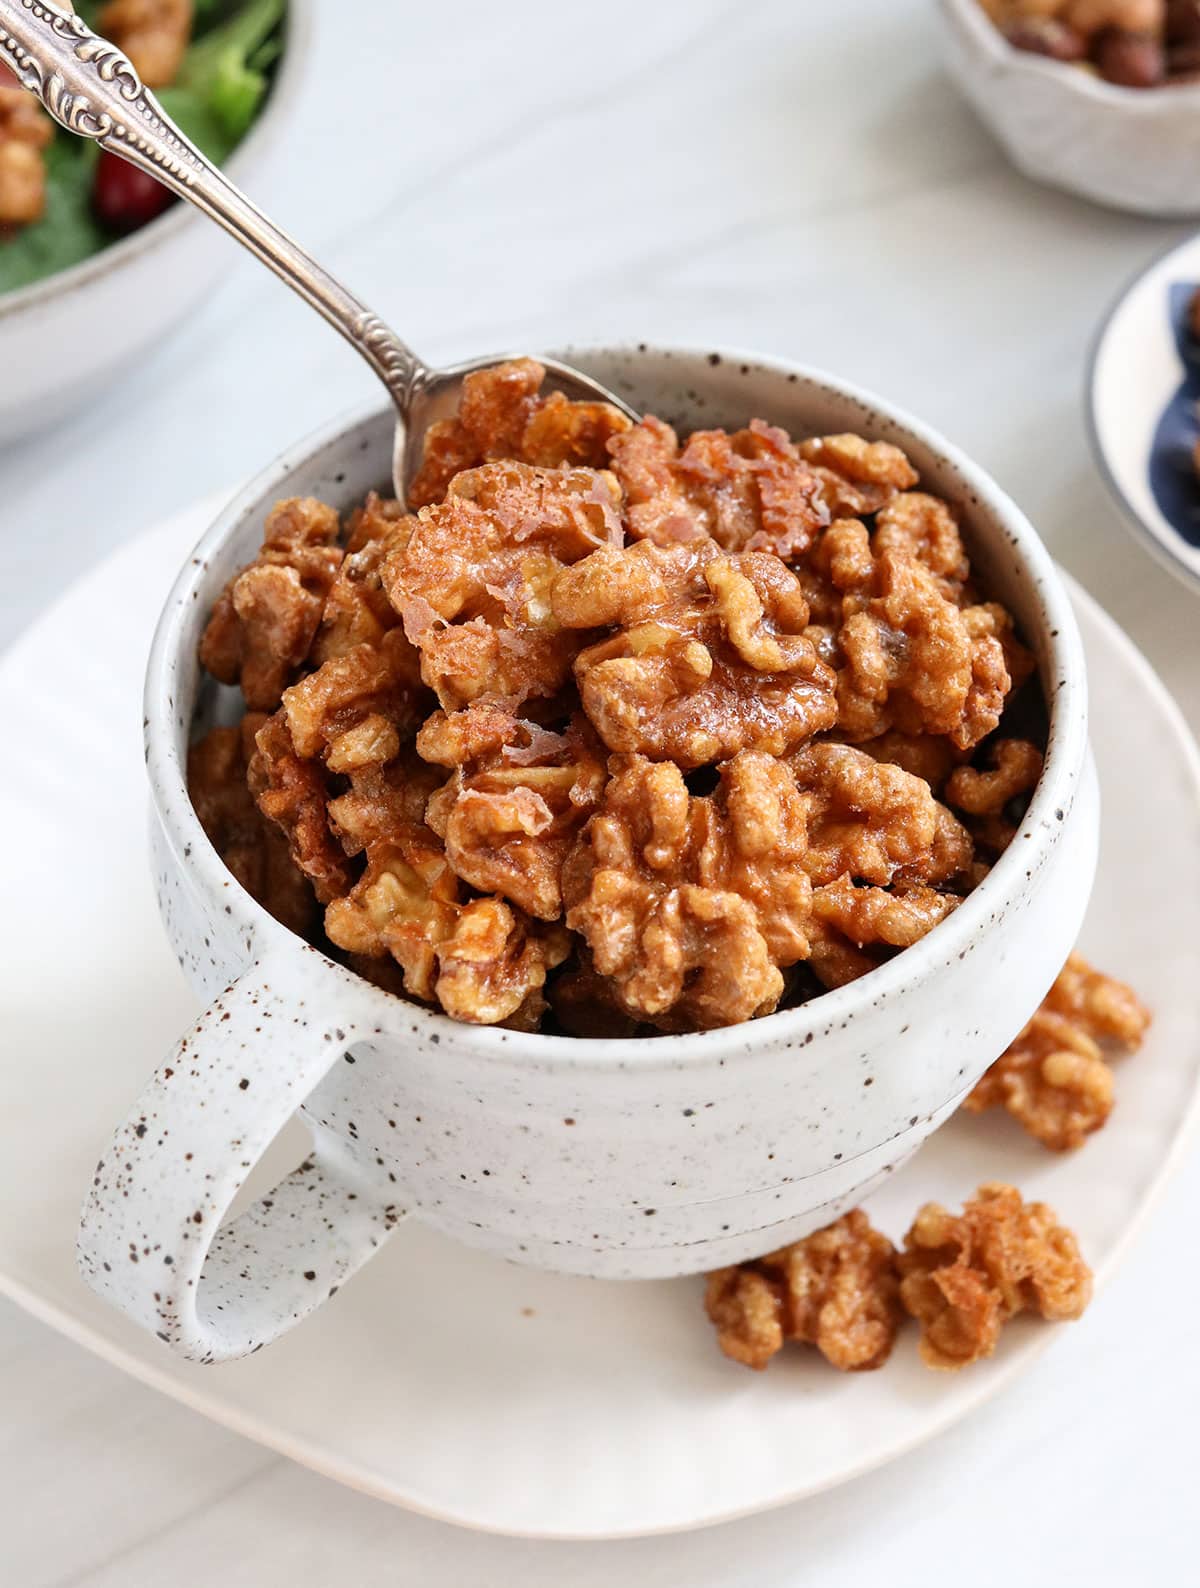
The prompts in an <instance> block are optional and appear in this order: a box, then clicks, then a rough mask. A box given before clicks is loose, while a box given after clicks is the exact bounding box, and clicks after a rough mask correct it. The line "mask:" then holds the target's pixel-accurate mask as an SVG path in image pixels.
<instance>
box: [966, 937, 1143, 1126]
mask: <svg viewBox="0 0 1200 1588" xmlns="http://www.w3.org/2000/svg"><path fill="white" fill-rule="evenodd" d="M1149 1024H1150V1012H1149V1010H1148V1009H1147V1008H1146V1007H1145V1005H1144V1004H1142V1003H1141V1001H1140V1000H1139V999H1138V997H1137V995H1136V993H1135V992H1134V991H1133V989H1132V988H1131V987H1127V986H1126V985H1125V983H1124V982H1120V981H1117V980H1116V979H1115V977H1112V976H1106V975H1104V974H1103V972H1101V971H1098V970H1094V969H1093V968H1092V966H1091V965H1089V964H1088V962H1087V960H1085V959H1084V958H1083V956H1082V955H1081V954H1072V955H1071V957H1070V959H1069V960H1068V961H1067V963H1066V965H1065V966H1064V967H1063V970H1062V971H1061V972H1060V974H1059V976H1058V978H1057V979H1056V981H1055V983H1054V985H1053V986H1052V987H1051V989H1050V991H1049V992H1048V993H1047V994H1046V997H1045V999H1044V1000H1043V1001H1042V1004H1041V1006H1040V1007H1039V1008H1038V1009H1037V1011H1036V1012H1035V1014H1034V1015H1033V1018H1032V1019H1031V1020H1030V1021H1029V1023H1028V1025H1027V1026H1026V1027H1025V1028H1024V1030H1023V1031H1022V1032H1021V1033H1020V1035H1019V1036H1018V1037H1016V1038H1015V1040H1014V1041H1013V1042H1012V1044H1011V1045H1010V1046H1009V1047H1008V1048H1007V1050H1006V1051H1005V1052H1004V1053H1002V1054H1001V1056H1000V1057H999V1058H998V1059H997V1060H996V1062H995V1063H994V1064H993V1065H992V1067H991V1068H990V1069H989V1070H988V1071H987V1073H986V1074H985V1075H984V1076H983V1078H982V1079H981V1080H980V1081H979V1082H978V1083H977V1084H976V1086H975V1087H974V1089H973V1090H972V1091H971V1092H970V1093H969V1095H968V1096H967V1098H966V1100H965V1102H964V1103H963V1107H964V1108H965V1109H966V1110H967V1111H968V1112H969V1113H972V1114H981V1113H983V1112H984V1110H985V1109H989V1108H996V1107H1002V1108H1006V1109H1007V1110H1008V1112H1009V1113H1010V1114H1011V1115H1012V1116H1013V1118H1014V1119H1016V1120H1017V1121H1018V1122H1019V1123H1020V1124H1022V1125H1023V1126H1024V1127H1025V1129H1026V1130H1027V1131H1028V1132H1029V1134H1030V1135H1031V1136H1035V1137H1036V1138H1037V1140H1038V1141H1040V1142H1042V1143H1043V1145H1044V1146H1046V1147H1049V1148H1051V1149H1052V1150H1053V1151H1055V1152H1066V1151H1069V1150H1070V1149H1072V1148H1075V1147H1079V1146H1082V1144H1083V1142H1084V1141H1085V1140H1086V1139H1087V1137H1088V1136H1089V1135H1090V1134H1091V1133H1092V1132H1093V1131H1096V1130H1099V1129H1100V1127H1101V1126H1102V1125H1103V1124H1104V1122H1105V1121H1106V1120H1107V1119H1108V1116H1109V1114H1111V1112H1112V1107H1113V1078H1112V1071H1111V1069H1110V1068H1109V1065H1108V1059H1107V1057H1106V1054H1105V1047H1107V1048H1108V1050H1109V1051H1112V1050H1114V1049H1121V1048H1123V1049H1125V1050H1126V1051H1127V1052H1132V1051H1134V1050H1135V1049H1136V1048H1138V1047H1140V1046H1141V1042H1142V1038H1143V1037H1144V1036H1145V1033H1146V1029H1147V1027H1148V1026H1149ZM1101 1044H1104V1045H1105V1047H1102V1046H1101Z"/></svg>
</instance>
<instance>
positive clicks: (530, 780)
mask: <svg viewBox="0 0 1200 1588" xmlns="http://www.w3.org/2000/svg"><path fill="white" fill-rule="evenodd" d="M417 750H418V752H419V754H420V755H422V756H423V757H424V758H425V760H427V761H433V762H436V763H438V764H439V765H441V766H446V767H451V768H453V775H452V776H451V778H450V779H449V781H448V782H447V783H446V784H445V785H444V786H443V787H442V788H441V789H440V790H439V791H438V793H437V794H436V795H435V796H434V797H433V798H432V799H431V800H430V802H429V807H428V809H427V811H426V816H425V819H426V821H427V822H428V823H429V825H430V827H432V828H433V830H434V832H436V833H437V834H438V835H439V837H441V838H442V839H443V841H444V842H445V845H446V854H447V857H448V858H449V861H450V864H451V865H452V866H453V867H454V870H455V871H456V872H457V873H458V875H459V876H460V877H461V878H462V879H463V881H464V882H467V883H469V884H470V885H471V887H473V888H478V889H479V891H480V892H481V893H500V894H503V895H504V897H505V898H507V899H511V900H512V901H513V903H514V904H519V905H520V906H521V908H522V909H524V910H526V911H528V913H529V914H530V915H533V916H537V917H539V918H540V919H542V920H545V921H554V920H557V919H558V917H559V916H560V915H561V914H562V868H563V863H564V861H565V860H566V857H567V853H568V851H569V849H570V847H571V845H572V843H573V841H574V838H575V834H576V833H577V831H578V830H579V828H580V827H581V826H582V824H583V822H584V821H586V819H587V818H588V816H590V815H591V813H592V811H593V810H595V808H596V806H597V804H598V803H599V800H600V795H601V792H602V790H603V788H604V784H605V782H606V780H607V776H608V772H607V768H606V765H605V759H604V752H603V750H602V747H601V746H600V745H599V743H598V742H597V740H596V737H595V735H594V734H593V733H592V731H591V728H590V726H589V724H588V723H587V721H586V720H585V719H583V718H578V719H576V720H575V721H574V722H573V723H572V724H571V725H570V727H569V728H568V729H567V731H566V732H565V733H552V732H550V731H549V730H548V729H546V728H542V727H539V726H538V725H537V724H536V723H531V722H524V721H522V720H521V719H520V718H518V717H514V716H513V715H512V714H511V713H510V712H508V711H505V710H503V709H501V708H499V707H495V706H480V705H475V706H471V707H469V708H468V709H467V710H466V711H464V712H457V713H455V715H454V716H453V717H449V718H448V717H446V716H445V714H444V713H442V712H435V713H434V715H433V716H432V717H431V718H430V719H429V721H428V722H427V723H426V724H425V726H424V727H423V728H422V729H421V732H420V733H419V734H418V736H417Z"/></svg>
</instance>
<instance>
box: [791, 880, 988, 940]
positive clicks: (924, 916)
mask: <svg viewBox="0 0 1200 1588" xmlns="http://www.w3.org/2000/svg"><path fill="white" fill-rule="evenodd" d="M959 902H960V901H959V900H958V899H956V898H955V897H954V896H953V895H952V894H945V893H938V892H937V891H936V890H935V889H933V888H927V887H925V886H923V885H922V884H920V883H910V884H907V885H904V884H901V885H900V886H898V887H897V888H896V890H895V891H894V892H889V890H888V889H887V888H872V887H858V886H856V885H855V883H854V881H853V879H852V878H850V877H849V876H842V877H839V878H838V879H837V881H836V882H829V883H826V884H825V886H824V887H823V888H817V889H815V890H814V892H813V914H814V915H816V916H817V918H818V919H819V920H820V921H822V922H823V923H824V924H825V925H826V926H832V927H833V928H834V929H835V930H836V931H838V932H840V933H841V934H842V936H843V937H845V938H848V939H849V941H850V942H851V943H853V944H855V945H856V946H857V947H858V948H863V947H865V946H866V945H867V944H868V943H890V944H891V945H892V947H893V948H908V947H909V945H910V944H912V943H916V942H918V941H919V940H920V939H921V938H923V937H924V936H925V934H926V932H929V931H932V929H933V928H934V927H935V926H937V924H938V922H939V921H944V920H945V919H946V917H947V916H948V915H949V914H950V912H951V911H952V910H954V909H956V908H957V907H958V904H959Z"/></svg>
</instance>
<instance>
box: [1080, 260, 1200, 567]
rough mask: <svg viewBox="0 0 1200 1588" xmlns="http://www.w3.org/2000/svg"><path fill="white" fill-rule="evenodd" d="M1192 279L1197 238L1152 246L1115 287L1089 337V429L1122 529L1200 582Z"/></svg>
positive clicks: (1198, 379) (1198, 377) (1199, 403)
mask: <svg viewBox="0 0 1200 1588" xmlns="http://www.w3.org/2000/svg"><path fill="white" fill-rule="evenodd" d="M1197 287H1200V236H1197V237H1190V238H1189V239H1188V240H1187V242H1185V243H1180V244H1178V245H1177V246H1176V247H1174V248H1171V249H1169V250H1168V251H1167V252H1166V253H1165V254H1160V255H1159V257H1158V258H1157V259H1155V260H1154V261H1153V262H1152V263H1151V264H1150V265H1148V266H1147V267H1146V268H1145V269H1144V270H1143V271H1141V273H1140V274H1139V275H1138V276H1137V277H1136V278H1135V279H1134V280H1133V281H1132V282H1131V283H1130V284H1129V285H1128V286H1127V287H1126V288H1125V289H1124V290H1123V291H1122V293H1121V295H1120V297H1119V298H1118V299H1117V302H1116V303H1115V305H1114V306H1113V308H1112V309H1111V310H1110V311H1109V313H1108V315H1107V316H1106V317H1105V319H1104V321H1103V323H1102V325H1101V327H1100V331H1099V334H1098V336H1097V338H1096V341H1095V344H1094V347H1093V350H1092V356H1091V360H1090V363H1089V366H1088V377H1087V417H1088V429H1089V433H1090V438H1091V442H1092V448H1093V451H1094V452H1095V455H1096V461H1097V462H1098V463H1099V465H1100V470H1101V473H1102V474H1103V476H1104V479H1105V483H1106V484H1107V485H1108V488H1109V490H1110V491H1111V492H1112V494H1113V496H1114V498H1115V499H1116V502H1117V506H1118V507H1119V508H1120V509H1121V511H1122V514H1123V516H1124V518H1125V519H1126V521H1127V522H1128V524H1129V525H1130V527H1131V528H1132V529H1133V530H1134V532H1135V533H1136V534H1137V535H1138V536H1139V538H1140V539H1141V540H1142V542H1143V543H1144V544H1145V546H1146V547H1147V549H1148V550H1149V551H1150V552H1152V553H1153V555H1154V556H1155V557H1157V558H1158V560H1159V562H1161V563H1162V564H1163V566H1164V567H1166V568H1167V569H1168V570H1169V571H1170V572H1171V573H1173V574H1175V576H1176V577H1177V578H1179V579H1182V580H1183V581H1184V583H1185V584H1189V585H1191V587H1192V588H1193V589H1194V590H1200V478H1198V477H1197V474H1196V471H1195V468H1194V466H1193V462H1192V451H1193V448H1194V447H1195V445H1196V443H1197V441H1200V342H1197V341H1196V339H1195V338H1194V337H1192V336H1191V334H1190V333H1189V331H1188V326H1187V306H1188V301H1189V299H1190V298H1191V295H1192V294H1193V293H1194V292H1195V291H1196V289H1197Z"/></svg>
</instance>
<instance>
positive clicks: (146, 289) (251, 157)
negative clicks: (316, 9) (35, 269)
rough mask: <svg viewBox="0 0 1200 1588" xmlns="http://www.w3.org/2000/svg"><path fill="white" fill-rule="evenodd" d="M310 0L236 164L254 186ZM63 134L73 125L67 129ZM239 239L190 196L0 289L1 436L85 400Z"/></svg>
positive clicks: (291, 88)
mask: <svg viewBox="0 0 1200 1588" xmlns="http://www.w3.org/2000/svg"><path fill="white" fill-rule="evenodd" d="M312 3H313V0H289V4H288V16H287V36H286V40H285V47H284V51H283V55H282V57H281V59H280V63H279V70H278V72H277V74H276V77H275V82H274V84H273V86H272V89H271V94H270V97H269V99H268V100H267V102H266V104H265V106H264V107H263V111H262V114H261V116H259V118H258V120H257V121H256V122H255V124H254V126H253V127H252V128H251V129H250V131H249V133H248V134H247V135H246V137H245V139H244V140H243V141H242V143H241V144H239V146H238V148H237V150H236V151H235V153H234V154H233V155H232V156H231V157H230V160H229V162H228V170H229V172H230V174H231V175H232V176H233V177H234V178H235V179H236V180H237V181H238V182H240V183H243V184H244V185H245V186H247V187H248V188H249V189H250V190H251V192H253V190H254V188H255V187H256V185H257V184H258V181H259V179H260V177H261V175H262V173H263V171H264V170H265V169H266V167H267V166H268V163H269V160H270V156H271V154H272V152H273V150H274V147H275V145H276V143H277V142H278V139H279V136H280V133H281V132H282V130H283V127H284V126H285V124H286V122H287V120H288V119H289V118H290V117H291V115H292V113H293V111H294V108H295V103H296V98H297V94H298V91H299V87H300V83H301V81H302V78H303V74H304V65H305V61H306V59H307V55H308V49H309V43H310V38H311V32H312V26H311V23H312ZM58 136H59V137H60V138H67V137H69V136H70V134H69V133H66V132H61V131H60V132H59V134H58ZM234 246H235V245H234V244H233V243H231V242H229V241H227V240H226V239H224V238H222V237H221V235H220V233H219V231H218V229H217V227H216V226H214V225H213V224H212V223H211V222H209V221H207V220H205V219H204V218H203V217H202V216H200V215H198V214H197V213H196V212H195V211H194V210H193V209H192V207H191V206H190V205H188V204H176V205H175V206H174V207H173V208H172V209H170V210H168V211H167V213H166V214H165V215H161V216H160V217H159V218H158V219H157V220H156V221H152V222H151V223H150V225H149V226H146V227H143V228H142V230H141V231H138V232H135V233H134V234H133V236H131V237H127V238H125V239H124V240H123V241H122V242H119V243H113V244H112V245H111V246H110V247H108V248H105V249H102V250H101V252H100V253H98V254H93V255H92V256H91V257H90V258H89V259H85V260H83V261H81V263H79V264H78V265H73V266H72V267H71V269H69V270H61V271H59V272H58V273H57V274H55V275H52V276H47V277H46V278H45V279H44V280H42V281H35V282H32V283H31V284H30V285H29V286H27V287H22V288H20V289H19V290H18V291H16V292H6V293H3V294H0V371H3V379H0V444H3V443H5V442H9V441H13V440H16V439H17V438H18V437H19V436H24V435H30V434H32V433H33V432H34V431H35V430H40V429H43V428H44V427H45V426H47V425H49V424H51V423H53V422H54V421H55V420H56V419H60V418H61V417H62V416H63V415H64V414H66V413H68V412H70V410H71V409H73V408H78V407H82V406H83V405H84V404H85V403H86V402H87V401H88V400H89V399H90V398H92V397H94V396H96V395H97V394H98V393H99V392H100V391H101V390H103V389H104V388H105V387H107V386H108V385H109V383H110V382H111V381H112V380H113V378H114V377H115V376H117V375H118V374H119V373H120V372H121V371H122V369H124V368H125V367H126V366H127V365H130V364H132V363H133V362H134V361H135V360H136V359H137V358H138V357H139V356H140V355H141V354H143V353H144V352H145V351H146V349H148V348H150V347H152V346H154V345H155V344H156V343H158V342H160V341H161V340H162V338H163V337H164V336H165V335H166V334H167V332H168V331H169V330H170V329H171V328H172V327H174V326H175V325H177V324H178V323H179V322H180V321H182V320H183V319H184V318H186V316H187V314H188V312H189V310H191V309H192V308H194V307H195V306H196V304H198V303H199V302H200V301H201V300H202V299H203V297H204V296H205V294H206V293H207V292H209V291H210V290H211V289H212V287H213V286H214V285H215V284H216V282H217V281H218V280H219V278H220V276H221V273H222V271H224V270H225V269H227V268H228V264H229V259H230V250H231V249H232V248H233V247H234Z"/></svg>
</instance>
